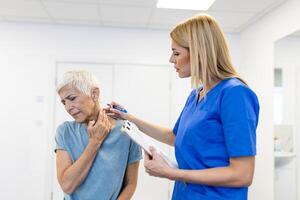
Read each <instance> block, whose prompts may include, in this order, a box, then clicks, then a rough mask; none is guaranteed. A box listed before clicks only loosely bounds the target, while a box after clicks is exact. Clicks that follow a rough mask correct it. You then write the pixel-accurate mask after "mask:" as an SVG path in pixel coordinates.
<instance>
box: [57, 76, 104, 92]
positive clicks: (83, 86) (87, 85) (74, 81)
mask: <svg viewBox="0 0 300 200" xmlns="http://www.w3.org/2000/svg"><path fill="white" fill-rule="evenodd" d="M65 86H71V87H73V88H76V89H78V90H79V91H80V92H82V93H84V94H86V95H88V96H91V90H92V88H94V87H97V88H99V83H98V80H97V79H96V77H95V76H94V75H93V74H92V73H91V72H88V71H67V72H66V73H64V75H63V77H62V79H61V80H60V81H59V83H58V84H57V88H56V91H57V92H59V91H60V90H61V89H62V88H63V87H65Z"/></svg>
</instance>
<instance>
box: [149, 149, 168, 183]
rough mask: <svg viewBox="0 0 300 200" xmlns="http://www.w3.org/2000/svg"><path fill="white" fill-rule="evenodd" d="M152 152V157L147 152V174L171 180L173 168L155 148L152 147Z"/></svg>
mask: <svg viewBox="0 0 300 200" xmlns="http://www.w3.org/2000/svg"><path fill="white" fill-rule="evenodd" d="M150 152H151V154H152V156H151V155H149V154H148V153H147V152H145V158H144V166H145V170H146V172H147V173H148V174H149V175H150V176H156V177H161V178H169V173H170V171H171V170H172V168H171V167H170V166H169V165H168V164H167V162H166V161H165V160H164V159H163V158H162V157H161V156H160V155H159V153H158V152H157V151H156V150H155V149H154V148H153V147H150Z"/></svg>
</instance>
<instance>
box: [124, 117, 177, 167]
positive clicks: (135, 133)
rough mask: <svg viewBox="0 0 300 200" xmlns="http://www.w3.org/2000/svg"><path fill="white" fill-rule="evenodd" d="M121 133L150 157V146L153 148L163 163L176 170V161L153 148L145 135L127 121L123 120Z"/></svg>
mask: <svg viewBox="0 0 300 200" xmlns="http://www.w3.org/2000/svg"><path fill="white" fill-rule="evenodd" d="M121 131H122V132H125V133H126V134H127V135H128V136H129V137H130V138H131V139H132V140H133V141H135V143H137V144H138V145H140V146H141V147H142V148H143V149H144V150H145V151H146V152H147V153H148V154H150V155H151V152H150V150H149V149H150V146H153V147H154V148H155V149H156V151H157V152H158V153H159V154H160V156H162V158H163V159H165V161H166V162H167V163H168V165H169V166H170V167H172V168H178V164H177V163H176V161H174V160H172V159H170V158H169V157H168V156H167V154H166V153H164V152H163V151H161V150H160V149H159V148H158V147H157V146H155V145H154V144H152V143H151V142H150V141H149V139H147V138H146V137H145V136H144V135H145V133H143V132H142V131H140V130H139V129H138V127H137V126H136V125H135V124H134V123H132V122H130V121H128V120H125V121H124V122H123V125H122V128H121Z"/></svg>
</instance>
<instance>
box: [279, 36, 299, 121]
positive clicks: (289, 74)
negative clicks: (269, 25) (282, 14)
mask: <svg viewBox="0 0 300 200" xmlns="http://www.w3.org/2000/svg"><path fill="white" fill-rule="evenodd" d="M299 55H300V37H286V38H283V39H281V40H278V41H277V42H276V43H275V46H274V56H275V57H274V65H275V67H277V68H281V69H282V85H283V95H284V98H283V124H291V125H295V124H296V118H297V116H296V110H297V109H296V97H295V94H296V90H297V89H299V88H297V87H296V79H297V77H296V75H297V70H300V58H299Z"/></svg>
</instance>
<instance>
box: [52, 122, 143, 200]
mask: <svg viewBox="0 0 300 200" xmlns="http://www.w3.org/2000/svg"><path fill="white" fill-rule="evenodd" d="M121 126H122V121H116V126H115V127H114V128H113V129H112V130H111V132H110V133H109V135H108V136H107V138H106V139H105V141H104V142H103V144H102V146H101V147H100V149H99V151H98V154H97V156H96V158H95V160H94V162H93V165H92V166H91V168H90V171H89V174H88V175H87V176H86V178H85V180H84V181H83V182H82V184H81V185H80V186H79V187H78V188H77V189H76V190H75V191H74V192H73V193H72V194H71V195H67V194H64V196H65V200H100V199H101V200H115V199H117V197H118V196H119V194H120V191H121V190H122V184H123V179H124V176H125V172H126V167H127V166H128V165H129V164H131V163H134V162H137V161H139V160H140V159H142V152H141V149H140V147H139V146H138V145H137V144H136V143H134V142H133V141H131V140H130V139H129V137H128V136H127V135H126V134H124V133H121V132H120V128H121ZM88 141H89V139H88V133H87V127H86V125H84V124H81V123H77V122H75V121H72V122H64V123H63V124H61V125H60V126H59V127H58V128H57V133H56V137H55V142H56V147H55V150H57V149H61V150H65V151H67V152H68V154H69V156H70V157H71V160H72V162H75V161H76V160H77V159H78V158H79V157H80V155H81V154H82V153H83V151H84V149H85V148H86V146H87V144H88Z"/></svg>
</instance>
